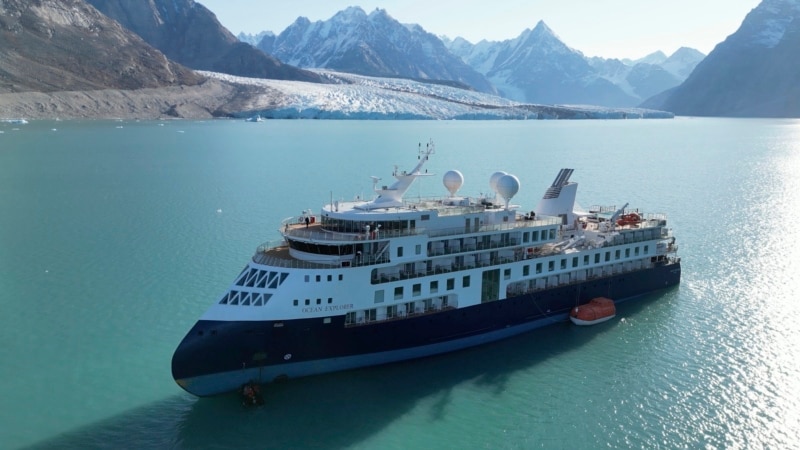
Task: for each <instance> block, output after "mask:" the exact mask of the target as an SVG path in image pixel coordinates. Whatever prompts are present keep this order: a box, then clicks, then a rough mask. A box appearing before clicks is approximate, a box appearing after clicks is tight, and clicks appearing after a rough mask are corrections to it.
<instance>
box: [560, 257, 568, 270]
mask: <svg viewBox="0 0 800 450" xmlns="http://www.w3.org/2000/svg"><path fill="white" fill-rule="evenodd" d="M566 268H567V259H566V258H564V259H562V260H561V269H562V270H563V269H566Z"/></svg>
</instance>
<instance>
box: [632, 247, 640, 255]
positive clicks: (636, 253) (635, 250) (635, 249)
mask: <svg viewBox="0 0 800 450" xmlns="http://www.w3.org/2000/svg"><path fill="white" fill-rule="evenodd" d="M633 255H634V256H639V247H636V248H634V249H633Z"/></svg>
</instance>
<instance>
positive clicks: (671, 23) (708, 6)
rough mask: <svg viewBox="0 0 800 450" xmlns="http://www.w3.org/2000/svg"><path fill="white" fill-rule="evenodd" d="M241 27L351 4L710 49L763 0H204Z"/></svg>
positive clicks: (414, 17)
mask: <svg viewBox="0 0 800 450" xmlns="http://www.w3.org/2000/svg"><path fill="white" fill-rule="evenodd" d="M196 1H197V2H198V3H201V4H202V5H203V6H205V7H206V8H208V9H210V10H211V11H212V12H214V14H216V15H217V19H218V20H219V21H220V23H222V25H223V26H225V27H226V28H228V29H229V30H230V31H231V32H232V33H233V34H235V35H238V34H239V33H240V32H245V33H253V34H255V33H259V32H261V31H272V32H273V33H275V34H279V33H280V32H281V31H283V30H284V29H285V28H286V27H288V26H289V25H291V24H292V22H294V21H295V20H296V19H297V18H298V17H300V16H305V17H307V18H308V19H309V20H311V21H312V22H315V21H317V20H327V19H329V18H331V17H332V16H333V15H334V14H336V13H337V12H338V11H341V10H343V9H345V8H347V7H348V6H360V7H361V8H362V9H363V10H364V11H366V12H368V13H369V12H370V11H372V10H374V9H375V8H381V9H385V10H386V12H388V13H389V15H390V16H392V17H393V18H395V19H397V20H398V21H399V22H401V23H416V24H419V25H420V26H422V28H424V29H425V30H426V31H428V32H430V33H433V34H436V35H439V36H441V35H444V36H447V37H449V38H456V37H459V36H460V37H463V38H464V39H466V40H468V41H470V42H472V43H477V42H478V41H480V40H482V39H486V40H489V41H503V40H506V39H513V38H515V37H517V36H519V34H520V33H522V31H523V30H525V29H526V28H533V27H535V26H536V24H537V23H538V22H539V20H544V22H545V23H546V24H547V25H548V26H549V27H550V29H552V30H553V31H554V32H555V34H556V35H558V37H559V38H560V39H561V40H562V41H563V42H564V43H565V44H567V45H568V46H570V47H572V48H574V49H576V50H579V51H581V52H582V53H583V54H584V55H586V56H602V57H604V58H631V59H636V58H641V57H643V56H645V55H648V54H650V53H653V52H655V51H657V50H661V51H663V52H664V53H666V54H667V55H670V54H671V53H672V52H674V51H675V50H677V49H678V48H680V47H692V48H695V49H697V50H700V51H701V52H703V53H705V54H708V53H709V52H711V50H713V48H714V46H715V45H717V44H718V43H720V42H722V41H724V40H725V38H726V37H728V36H729V35H730V34H732V33H733V32H735V31H736V30H737V29H738V28H739V25H741V23H742V20H744V17H745V16H746V15H747V13H748V12H750V10H752V9H753V8H755V7H756V6H758V4H759V3H760V2H761V0H669V1H664V0H494V1H490V0H382V1H380V0H379V1H373V0H290V1H285V0H282V1H275V0H273V1H266V0H196Z"/></svg>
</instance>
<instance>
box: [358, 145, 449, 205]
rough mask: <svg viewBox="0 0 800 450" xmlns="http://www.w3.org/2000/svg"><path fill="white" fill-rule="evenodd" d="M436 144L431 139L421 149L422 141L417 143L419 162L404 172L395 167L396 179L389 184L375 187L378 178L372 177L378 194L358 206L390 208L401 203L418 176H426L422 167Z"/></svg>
mask: <svg viewBox="0 0 800 450" xmlns="http://www.w3.org/2000/svg"><path fill="white" fill-rule="evenodd" d="M435 150H436V146H435V145H434V144H433V140H431V141H429V142H428V143H427V144H425V149H424V150H423V149H422V143H420V144H419V155H418V156H417V157H418V158H419V162H418V163H417V165H416V166H415V167H414V169H412V170H411V172H410V173H409V172H406V171H405V170H404V171H402V172H400V171H398V169H397V168H396V167H395V170H394V173H392V176H394V177H395V178H396V179H397V181H395V182H394V183H393V184H392V185H391V186H383V187H381V188H380V189H378V188H377V184H378V180H379V178H376V177H372V180H373V183H374V185H375V187H374V190H375V193H376V194H378V196H377V197H376V198H375V200H372V201H371V202H368V203H366V204H364V205H361V206H360V208H363V209H377V208H390V207H398V206H402V205H403V195H404V194H405V193H406V191H408V188H409V187H411V185H412V184H413V183H414V180H416V179H417V178H418V177H422V176H427V175H428V174H424V173H422V167H423V166H424V165H425V163H426V162H427V161H428V157H430V155H432V154H434V153H435V152H436V151H435Z"/></svg>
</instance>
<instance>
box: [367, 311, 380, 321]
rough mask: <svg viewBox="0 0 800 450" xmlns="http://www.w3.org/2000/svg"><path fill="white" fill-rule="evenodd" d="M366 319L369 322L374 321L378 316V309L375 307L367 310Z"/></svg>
mask: <svg viewBox="0 0 800 450" xmlns="http://www.w3.org/2000/svg"><path fill="white" fill-rule="evenodd" d="M366 316H367V317H366V319H367V321H368V322H374V321H375V319H377V318H378V310H377V309H375V308H372V309H368V310H367V311H366Z"/></svg>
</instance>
